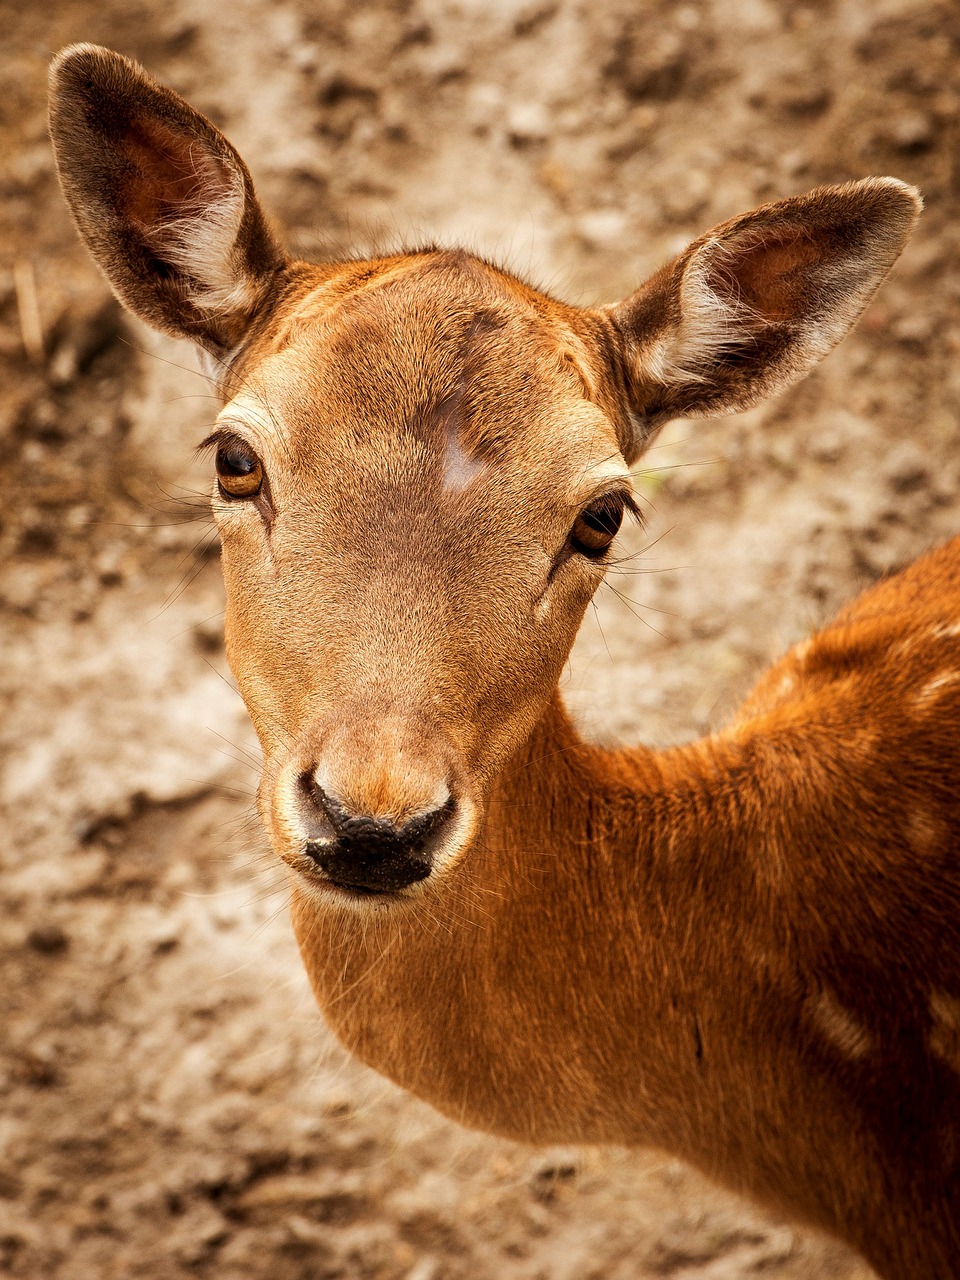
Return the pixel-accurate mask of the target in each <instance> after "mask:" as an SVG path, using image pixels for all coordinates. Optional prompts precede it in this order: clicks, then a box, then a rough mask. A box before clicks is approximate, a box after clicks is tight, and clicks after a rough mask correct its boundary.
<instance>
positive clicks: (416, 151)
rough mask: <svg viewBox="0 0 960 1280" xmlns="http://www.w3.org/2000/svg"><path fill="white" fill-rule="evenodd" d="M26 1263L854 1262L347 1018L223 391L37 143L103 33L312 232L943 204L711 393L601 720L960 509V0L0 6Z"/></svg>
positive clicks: (540, 260)
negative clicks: (229, 563) (164, 321)
mask: <svg viewBox="0 0 960 1280" xmlns="http://www.w3.org/2000/svg"><path fill="white" fill-rule="evenodd" d="M0 19H2V30H3V42H2V45H0V192H2V207H0V366H2V375H0V433H2V439H3V449H2V452H0V468H2V474H3V484H4V501H3V503H2V505H0V522H2V523H0V546H2V552H0V604H2V616H3V629H4V630H3V649H2V655H3V657H2V662H0V697H2V701H3V718H2V719H3V723H2V729H0V733H2V740H3V752H4V764H3V774H2V784H0V786H2V791H0V799H2V803H3V807H4V815H5V816H4V839H3V842H2V846H0V897H2V909H0V963H2V980H0V1005H2V1026H3V1033H2V1036H0V1095H2V1110H0V1272H2V1273H3V1274H4V1275H10V1276H16V1277H29V1278H30V1280H39V1278H40V1277H44V1278H47V1277H49V1278H51V1280H53V1278H55V1280H92V1278H97V1280H99V1278H107V1277H133V1276H144V1277H150V1278H151V1280H165V1278H166V1277H171V1278H173V1277H177V1278H179V1277H191V1276H200V1277H207V1276H209V1277H214V1276H215V1277H217V1280H334V1278H340V1277H343V1278H349V1280H353V1278H354V1277H356V1278H358V1280H360V1278H366V1277H370V1278H374V1277H376V1278H377V1280H380V1278H382V1280H633V1278H634V1277H647V1276H667V1277H673V1278H674V1280H694V1278H696V1280H707V1278H708V1277H709V1278H710V1280H733V1278H735V1277H736V1278H740V1277H747V1276H753V1275H757V1274H763V1275H764V1276H769V1277H775V1278H776V1280H783V1278H786V1277H796V1278H800V1277H803V1278H804V1280H809V1278H810V1277H814V1278H815V1277H831V1278H835V1280H854V1278H856V1280H867V1272H866V1270H865V1269H864V1267H863V1266H862V1265H861V1264H860V1263H858V1262H857V1261H856V1260H855V1259H852V1258H850V1257H849V1256H848V1255H847V1254H845V1253H844V1252H843V1250H841V1249H840V1248H839V1247H838V1246H836V1245H833V1244H831V1243H829V1242H827V1241H824V1240H821V1239H818V1238H814V1237H811V1236H809V1235H807V1234H805V1233H803V1232H801V1231H799V1230H797V1229H795V1228H794V1227H792V1226H790V1225H788V1224H784V1223H780V1222H776V1221H773V1220H771V1219H769V1218H765V1217H763V1216H762V1215H759V1214H757V1213H756V1212H754V1211H753V1210H751V1209H749V1208H747V1207H746V1206H744V1205H742V1204H740V1203H738V1202H736V1201H734V1200H733V1199H731V1198H730V1197H728V1196H726V1195H723V1194H721V1193H719V1192H717V1191H716V1190H714V1189H713V1188H711V1187H709V1186H707V1185H705V1184H704V1183H703V1182H702V1180H701V1179H700V1178H698V1177H697V1176H696V1175H694V1174H693V1173H691V1172H689V1171H688V1170H686V1169H685V1168H683V1167H681V1166H680V1165H678V1164H676V1163H675V1162H673V1161H671V1160H669V1159H667V1158H665V1157H662V1156H660V1155H656V1154H652V1155H651V1154H637V1153H626V1152H595V1151H587V1152H583V1151H575V1150H562V1151H546V1152H543V1151H540V1152H530V1151H526V1150H523V1149H520V1148H517V1147H513V1146H510V1145H507V1144H504V1143H496V1142H493V1141H489V1140H487V1139H483V1138H479V1137H476V1136H472V1135H467V1134H464V1133H462V1132H460V1131H458V1130H457V1129H456V1128H455V1127H454V1126H452V1125H450V1124H448V1123H446V1122H445V1121H442V1120H440V1119H439V1118H437V1117H436V1116H434V1115H433V1114H432V1113H431V1112H430V1111H428V1110H427V1109H426V1108H425V1107H422V1106H421V1105H419V1104H417V1103H414V1102H412V1101H411V1100H409V1099H408V1098H406V1097H404V1096H402V1095H401V1094H400V1093H399V1092H398V1091H396V1090H394V1089H393V1088H392V1087H390V1086H389V1085H386V1084H384V1083H383V1082H381V1081H379V1080H377V1079H376V1078H375V1077H374V1076H373V1075H372V1074H370V1073H368V1072H366V1071H364V1070H362V1069H360V1068H359V1067H357V1066H355V1065H353V1064H351V1063H349V1062H348V1061H346V1060H345V1058H344V1055H343V1054H342V1053H341V1052H340V1051H339V1050H338V1049H337V1047H336V1046H335V1045H334V1044H333V1042H332V1040H331V1038H330V1037H329V1035H328V1034H327V1032H326V1031H325V1030H324V1028H323V1026H322V1025H321V1023H320V1020H319V1016H318V1015H317V1014H316V1013H315V1011H314V1008H313V1004H312V1001H311V1000H310V997H309V995H308V994H307V992H306V983H305V980H304V978H303V977H302V975H301V972H300V965H299V960H298V958H297V955H296V953H295V948H294V946H293V943H292V939H291V936H290V931H289V926H288V923H287V919H286V914H285V901H284V893H283V884H282V878H281V877H280V876H279V874H278V873H277V871H276V869H275V868H274V867H273V864H272V862H271V859H270V856H269V855H268V854H267V853H266V852H265V850H264V847H263V842H262V839H261V837H260V835H259V833H258V830H257V826H256V822H255V820H253V818H252V812H253V789H254V786H255V784H256V776H257V767H256V765H257V751H256V746H255V743H254V742H253V740H252V735H251V733H250V730H249V728H248V726H247V723H246V719H245V716H244V714H243V709H242V706H241V704H240V701H239V699H238V697H237V696H236V694H235V693H234V692H233V689H232V686H231V682H230V678H229V673H228V672H227V670H226V667H225V664H224V661H223V654H222V638H221V610H222V597H221V586H220V580H219V570H218V566H217V545H216V540H215V537H214V534H213V530H212V526H211V524H210V522H209V520H208V518H207V515H206V510H205V499H204V493H205V491H206V488H207V486H208V484H209V478H208V476H207V474H206V470H205V467H204V466H203V465H200V464H198V463H196V461H195V460H194V457H193V449H194V446H195V445H196V444H197V443H198V442H199V440H200V439H201V438H202V437H203V435H204V434H205V431H206V429H207V428H208V425H209V423H210V422H211V420H212V417H213V415H214V413H215V405H214V402H213V401H212V400H211V397H210V394H209V389H208V387H207V385H206V383H205V382H204V381H203V379H202V378H200V377H199V376H198V375H197V374H196V373H195V372H193V369H194V359H193V355H192V353H191V352H190V351H189V350H188V349H187V348H186V347H185V346H179V345H177V344H176V343H173V342H167V341H166V340H161V339H158V338H156V337H154V336H152V335H150V334H148V333H147V332H146V331H144V330H143V329H142V328H140V327H139V326H138V325H136V324H135V323H134V322H132V321H130V320H127V319H125V318H124V317H122V316H121V315H120V313H119V310H118V308H117V306H116V305H115V304H114V303H113V301H112V300H111V298H110V296H109V294H108V291H107V289H106V287H105V285H104V284H103V282H102V281H101V279H100V278H99V276H98V275H97V273H96V272H95V271H94V269H93V267H92V265H91V264H90V262H89V261H88V260H87V258H86V256H85V254H84V252H83V250H82V249H81V247H80V245H79V242H78V240H77V238H76V235H75V233H74V231H73V229H72V227H71V225H70V222H69V219H68V216H67V213H66V210H65V208H64V206H63V204H62V202H61V199H60V196H59V193H58V190H57V185H56V179H55V175H54V170H53V164H52V159H51V155H50V151H49V147H48V144H47V140H46V132H45V108H44V84H45V74H46V65H47V62H48V60H49V58H50V56H51V54H53V53H54V52H55V51H56V50H57V49H58V48H60V47H61V46H62V45H64V44H66V43H69V42H71V41H75V40H90V41H96V42H100V43H105V44H108V45H110V46H112V47H113V48H116V49H119V50H120V51H121V52H123V53H126V54H130V55H133V56H134V57H137V58H139V59H140V60H142V61H143V62H144V63H145V64H146V65H147V66H148V67H149V68H150V69H151V70H152V71H154V72H156V73H157V74H158V75H159V76H161V77H162V78H163V79H165V80H166V81H167V82H168V83H170V84H171V85H173V86H174V87H175V88H177V89H178V90H179V91H180V92H181V93H183V94H185V95H186V96H187V97H189V98H190V99H191V100H192V101H193V102H194V104H195V105H197V106H198V107H199V108H200V109H201V110H203V111H205V112H206V113H207V114H209V115H210V116H211V117H212V118H213V119H214V121H215V122H216V123H217V124H218V125H220V126H221V127H222V128H223V129H224V130H225V131H226V132H227V133H228V135H229V136H230V137H231V138H232V140H233V141H234V142H235V143H236V145H237V146H238V147H239V149H240V150H241V152H242V153H243V154H244V156H245V158H246V159H247V161H248V163H249V166H250V168H251V170H252V172H253V175H254V178H255V180H256V182H257V184H258V186H259V190H260V193H261V196H262V197H263V199H264V201H265V203H266V204H267V205H268V207H269V208H270V209H272V211H273V212H274V213H275V214H276V215H277V217H278V219H279V220H280V221H282V222H283V223H284V224H285V225H286V226H287V228H288V229H289V238H290V243H291V245H292V246H293V248H294V249H295V250H296V251H297V252H299V253H300V254H302V255H304V256H307V257H322V256H323V255H325V254H337V253H342V252H347V251H356V250H361V251H363V250H365V249H369V248H371V247H373V246H378V245H386V244H393V245H395V244H399V243H404V242H416V241H420V240H425V239H437V240H439V241H441V242H445V243H460V244H464V245H466V246H467V247H469V248H471V249H474V250H477V251H479V252H481V253H484V254H486V255H489V256H490V257H492V258H494V259H496V260H498V261H500V262H502V263H504V264H505V265H507V266H508V267H511V268H512V269H514V270H515V271H517V272H519V273H520V274H522V275H524V276H527V277H529V278H531V279H532V280H533V281H534V282H536V283H538V284H540V285H542V286H545V287H547V288H549V289H551V290H553V291H555V292H557V293H558V294H559V295H561V296H563V297H564V298H566V299H568V300H571V301H581V302H594V301H609V300H612V299H615V298H617V297H619V296H621V295H623V294H625V293H627V292H628V291H630V290H631V289H633V288H634V287H635V286H636V285H637V284H638V283H639V282H640V281H641V280H642V279H643V278H644V277H645V276H646V275H647V274H649V273H650V272H651V271H653V270H654V269H655V268H656V267H657V266H658V265H659V264H660V263H661V262H662V261H663V260H664V259H665V258H666V257H668V256H669V255H671V254H672V253H674V252H676V251H677V250H678V249H679V248H681V247H682V246H683V244H684V243H685V242H686V241H687V240H688V239H690V238H692V237H693V236H694V235H696V234H698V233H699V232H701V231H702V230H704V229H705V228H707V227H709V226H710V225H711V224H712V223H714V222H717V221H720V220H721V219H724V218H727V217H729V216H731V215H733V214H736V213H738V212H740V211H742V210H745V209H748V208H750V207H751V206H753V205H755V204H758V203H761V202H763V201H766V200H769V199H773V198H776V197H779V196H782V195H787V194H791V193H795V192H798V191H802V190H805V189H807V188H809V187H812V186H815V185H817V184H818V183H824V182H837V181H842V180H845V179H848V178H855V177H860V176H863V175H866V174H871V173H876V174H893V175H895V176H897V177H900V178H904V179H907V180H908V181H911V182H915V183H917V184H918V185H919V186H920V187H921V188H922V190H923V193H924V196H925V198H926V201H927V211H926V213H925V215H924V218H923V221H922V224H921V228H920V231H919V232H918V234H917V236H916V239H915V241H914V242H913V244H912V245H911V247H910V248H909V250H908V251H907V253H906V255H905V256H904V258H903V260H902V262H901V264H900V265H899V266H898V268H897V269H896V271H895V274H894V276H893V278H892V279H891V281H890V282H889V283H888V284H887V285H886V286H885V287H884V288H883V289H882V290H881V292H880V294H879V295H878V297H877V299H876V300H875V302H874V303H873V304H872V305H871V307H870V309H869V310H868V312H867V314H866V315H865V317H864V319H863V321H862V322H861V324H860V326H859V328H858V330H857V332H856V333H855V334H854V335H853V336H852V337H851V338H850V339H848V340H847V341H846V342H845V343H844V344H843V346H842V347H841V348H840V349H839V350H838V351H837V352H836V353H835V354H834V355H833V356H831V357H830V359H829V360H828V361H827V362H826V364H825V365H824V366H823V367H822V368H821V369H820V370H818V371H817V372H816V373H815V374H814V375H813V376H811V377H810V378H809V379H808V380H807V381H806V382H805V383H803V384H802V385H801V386H800V387H798V388H796V389H795V390H793V391H791V392H789V393H788V394H786V395H785V396H783V397H781V398H780V399H779V400H777V401H776V402H774V403H773V404H771V405H769V406H765V407H763V408H761V409H758V410H755V411H752V412H750V413H749V414H743V415H739V416H737V417H730V418H726V419H724V420H721V421H717V422H713V423H692V422H689V423H679V424H675V426H673V427H671V428H670V429H669V431H668V432H667V433H666V434H665V435H664V436H663V437H661V439H660V440H659V441H658V442H657V444H656V446H655V448H654V449H653V450H652V451H651V452H650V454H649V455H648V456H647V460H646V462H645V463H643V464H642V467H641V474H640V475H639V477H638V490H639V493H640V496H641V498H642V500H643V502H644V503H645V504H646V506H647V509H648V514H649V518H650V528H649V531H648V533H647V535H646V538H645V541H639V540H638V541H636V542H635V544H634V545H633V546H632V548H631V550H632V551H634V552H636V553H637V558H636V559H635V560H633V561H632V562H631V563H630V565H629V566H627V567H626V568H625V570H624V571H623V572H621V573H619V574H617V573H612V574H611V576H610V578H609V582H608V584H607V585H605V586H604V587H603V588H602V589H601V591H600V593H599V594H598V597H597V601H596V608H595V610H593V611H591V613H590V615H589V617H588V621H587V624H586V625H585V628H584V632H583V635H582V637H581V639H580V641H579V642H578V646H577V649H576V651H575V653H574V657H573V660H572V662H571V665H570V669H569V672H568V674H567V676H566V677H565V687H566V690H567V693H568V696H569V699H570V701H571V703H572V705H573V706H574V708H575V709H576V711H577V714H578V715H579V717H580V718H581V720H582V721H583V723H584V724H585V725H586V727H587V728H588V729H589V731H590V732H591V733H593V734H595V735H598V736H600V737H603V738H610V739H614V738H618V739H623V740H634V741H636V740H639V739H644V740H647V741H652V742H659V743H667V742H671V741H676V740H678V739H681V738H684V737H688V736H690V735H692V734H697V733H701V732H703V731H705V730H707V729H709V728H710V727H711V726H712V725H715V724H716V723H718V722H719V721H720V720H721V719H722V718H723V717H724V715H726V714H727V713H728V712H729V710H730V708H731V707H732V706H733V705H734V703H735V701H736V699H738V698H739V697H740V696H742V694H743V693H744V692H745V691H746V689H747V688H748V687H749V684H750V682H751V680H752V679H753V677H754V676H755V674H756V673H757V671H758V670H759V669H760V667H761V666H762V665H763V663H764V662H765V661H767V660H768V659H769V658H771V657H773V656H775V655H776V654H777V653H778V652H780V651H781V650H782V649H783V648H784V647H785V646H786V645H787V644H789V643H791V642H793V641H794V640H796V639H798V638H800V637H801V636H802V635H804V634H805V633H807V632H808V631H809V630H810V629H811V628H812V627H814V626H816V625H817V624H818V623H820V622H821V621H823V620H825V619H826V618H827V617H829V616H830V614H831V612H832V611H833V610H834V609H835V608H836V607H837V606H838V605H839V604H840V603H841V602H842V601H843V600H845V599H846V598H848V597H849V596H850V595H852V594H853V593H854V592H855V591H856V590H857V589H859V588H861V587H863V586H865V585H866V584H868V583H869V582H871V581H873V580H875V579H876V578H877V577H879V576H880V575H882V574H883V573H885V572H886V571H887V570H889V569H890V568H893V567H895V566H897V565H899V564H901V563H903V562H905V561H907V560H908V559H910V558H911V557H913V556H914V555H916V554H917V553H918V552H919V551H921V550H922V549H923V548H924V547H926V546H927V545H929V544H930V543H932V542H935V541H937V540H938V539H941V538H944V537H946V536H948V535H950V534H952V533H955V532H957V531H958V530H960V448H958V444H960V374H958V355H960V268H958V261H957V247H958V240H960V224H958V219H957V212H958V209H957V198H958V193H960V10H958V8H957V6H956V5H955V4H953V3H949V2H948V0H942V2H937V0H933V2H931V0H809V2H808V3H799V2H796V3H795V2H783V0H780V2H775V0H686V2H684V0H670V2H669V3H667V2H663V3H661V2H658V0H630V2H627V0H486V2H482V0H367V2H365V3H364V2H360V3H358V2H356V0H353V2H347V0H231V3H229V4H226V3H223V2H222V0H219V2H218V3H213V0H163V3H160V0H156V2H153V0H145V2H144V3H141V4H137V5H133V4H126V3H120V2H119V0H96V3H93V0H74V2H69V0H60V2H59V3H52V4H49V5H30V4H23V3H18V4H15V3H12V2H11V0H2V2H0Z"/></svg>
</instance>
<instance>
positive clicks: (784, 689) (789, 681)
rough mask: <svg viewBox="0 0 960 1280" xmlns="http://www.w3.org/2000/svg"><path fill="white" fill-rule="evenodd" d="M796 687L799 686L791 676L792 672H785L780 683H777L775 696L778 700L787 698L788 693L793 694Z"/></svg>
mask: <svg viewBox="0 0 960 1280" xmlns="http://www.w3.org/2000/svg"><path fill="white" fill-rule="evenodd" d="M796 685H797V682H796V680H795V679H794V678H793V676H792V675H791V674H790V672H789V671H785V672H784V673H783V675H782V676H781V677H780V679H779V681H778V682H777V687H776V689H775V690H774V694H775V696H776V697H778V698H785V697H786V696H787V694H788V693H793V691H794V689H795V688H796Z"/></svg>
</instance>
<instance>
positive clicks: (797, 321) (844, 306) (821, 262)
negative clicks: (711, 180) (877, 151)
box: [603, 178, 922, 453]
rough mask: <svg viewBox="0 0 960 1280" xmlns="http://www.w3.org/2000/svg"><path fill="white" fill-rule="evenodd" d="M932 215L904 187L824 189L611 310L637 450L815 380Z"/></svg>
mask: <svg viewBox="0 0 960 1280" xmlns="http://www.w3.org/2000/svg"><path fill="white" fill-rule="evenodd" d="M921 207H922V206H921V201H920V196H919V193H918V192H917V191H916V190H915V189H914V188H913V187H908V186H907V185H906V184H905V183H902V182H899V181H898V180H897V179H895V178H865V179H863V180H862V181H860V182H851V183H846V184H844V185H842V186H835V187H819V188H817V189H816V190H815V191H811V192H810V193H809V194H807V195H803V196H796V197H793V198H791V199H788V200H780V201H778V202H777V203H775V204H769V205H764V206H762V207H761V208H759V209H756V210H754V211H753V212H751V213H746V214H742V215H741V216H740V217H738V218H733V219H731V220H730V221H729V222H724V223H722V224H721V225H720V226H718V227H715V228H714V229H713V230H712V231H709V232H707V234H706V235H704V236H701V237H700V239H698V240H696V241H694V243H693V244H691V245H690V246H689V248H688V249H686V250H685V251H684V252H683V253H682V254H681V255H680V256H679V257H678V258H676V259H675V260H674V261H673V262H671V263H669V264H668V265H667V266H666V267H664V268H663V269H662V270H661V271H659V272H657V274H656V275H654V276H653V277H652V278H651V279H650V280H648V281H647V283H646V284H644V285H643V286H641V288H640V289H638V290H637V292H636V293H634V294H632V295H631V296H630V297H629V298H627V299H626V300H625V301H623V302H621V303H617V304H615V305H614V306H611V307H606V308H603V312H604V313H605V315H606V316H607V317H608V318H609V319H610V320H611V321H612V323H613V327H614V332H615V334H616V337H617V343H616V345H617V347H618V352H619V363H620V375H621V378H622V381H623V383H624V386H625V389H626V396H627V401H628V407H629V409H630V411H631V413H632V415H633V418H634V425H635V429H636V439H635V441H634V442H633V443H634V450H635V453H638V452H639V451H640V449H642V447H643V445H644V444H645V443H646V442H647V441H648V440H649V438H650V436H651V435H652V433H653V432H654V431H655V430H656V428H657V427H658V426H660V425H662V424H663V423H664V422H666V421H668V420H669V419H671V418H675V417H702V416H705V415H709V414H717V413H726V412H731V411H733V410H737V409H745V408H748V407H749V406H750V405H753V404H756V403H757V402H758V401H759V400H761V399H764V398H765V397H767V396H769V395H772V394H774V393H775V392H777V391H780V390H782V389H783V388H785V387H787V386H789V385H790V384H791V383H794V382H796V381H797V380H798V379H800V378H801V377H803V376H804V374H806V373H807V372H808V371H809V370H810V369H811V368H812V367H813V365H815V364H816V363H817V361H818V360H821V359H822V358H823V357H824V356H825V355H826V354H827V353H828V352H829V351H830V350H832V348H833V347H834V346H835V345H836V344H837V343H838V342H839V341H840V339H841V338H842V337H843V336H844V334H845V333H846V332H847V330H848V329H849V328H850V327H851V326H852V325H853V324H854V322H855V321H856V320H857V318H858V317H859V316H860V314H861V313H862V311H863V309H864V307H865V306H866V305H867V303H868V302H869V300H870V298H871V297H872V295H873V293H874V292H875V290H876V289H877V288H878V286H879V285H880V283H881V282H882V281H883V279H884V277H885V276H886V275H887V273H888V272H889V270H890V268H891V267H892V266H893V264H894V262H895V261H896V260H897V258H898V257H899V255H900V253H901V251H902V250H903V248H904V246H905V244H906V243H907V241H908V239H909V238H910V234H911V232H912V231H913V228H914V226H915V225H916V220H917V217H918V215H919V213H920V209H921Z"/></svg>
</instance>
